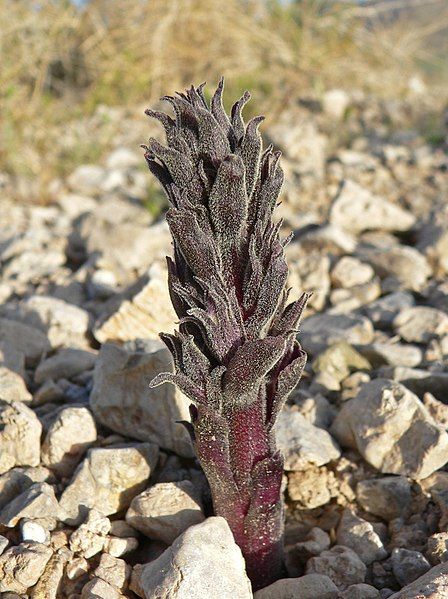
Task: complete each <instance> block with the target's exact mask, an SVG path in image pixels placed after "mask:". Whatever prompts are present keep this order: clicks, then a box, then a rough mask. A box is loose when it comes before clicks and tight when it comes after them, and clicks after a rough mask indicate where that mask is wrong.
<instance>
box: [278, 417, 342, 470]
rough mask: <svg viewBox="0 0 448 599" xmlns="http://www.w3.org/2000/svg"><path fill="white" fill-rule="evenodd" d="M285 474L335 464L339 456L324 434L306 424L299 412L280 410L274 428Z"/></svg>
mask: <svg viewBox="0 0 448 599" xmlns="http://www.w3.org/2000/svg"><path fill="white" fill-rule="evenodd" d="M275 434H276V439H277V445H278V447H279V449H280V450H281V451H282V453H283V455H284V458H285V466H284V467H285V470H306V469H307V468H309V467H310V466H313V465H315V466H323V465H324V464H327V463H328V462H330V461H331V460H336V459H337V458H338V457H339V456H340V455H341V452H340V450H339V448H338V446H337V444H336V443H335V442H334V440H333V439H332V438H331V436H330V435H329V434H328V433H327V431H325V430H323V429H320V428H317V427H316V426H313V425H312V424H310V423H309V422H308V421H307V420H306V419H305V418H304V417H303V416H302V414H300V413H299V412H295V411H291V410H283V411H282V412H281V413H280V414H279V416H278V418H277V422H276V424H275Z"/></svg>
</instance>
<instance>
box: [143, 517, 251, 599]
mask: <svg viewBox="0 0 448 599" xmlns="http://www.w3.org/2000/svg"><path fill="white" fill-rule="evenodd" d="M140 586H141V588H142V590H143V593H144V594H143V597H145V598H146V599H153V598H154V597H159V598H160V599H204V597H207V599H224V597H228V598H229V599H230V598H231V597H232V599H233V598H234V597H235V598H236V597H238V599H250V598H251V597H252V591H251V584H250V582H249V579H248V578H247V576H246V572H245V565H244V559H243V556H242V555H241V550H240V549H239V547H238V546H237V545H236V544H235V541H234V539H233V535H232V533H231V531H230V528H229V526H228V524H227V522H226V521H225V520H224V518H219V517H213V518H207V520H205V521H204V522H202V523H201V524H196V525H195V526H192V527H190V528H189V529H188V530H187V531H186V532H184V533H183V534H182V535H181V536H180V537H178V538H177V539H176V541H174V543H173V545H172V546H171V547H169V548H168V549H167V550H166V551H165V552H164V553H162V555H161V556H160V557H159V558H157V559H156V560H153V561H152V562H150V563H149V564H146V565H145V566H144V567H143V568H142V570H141V577H140Z"/></svg>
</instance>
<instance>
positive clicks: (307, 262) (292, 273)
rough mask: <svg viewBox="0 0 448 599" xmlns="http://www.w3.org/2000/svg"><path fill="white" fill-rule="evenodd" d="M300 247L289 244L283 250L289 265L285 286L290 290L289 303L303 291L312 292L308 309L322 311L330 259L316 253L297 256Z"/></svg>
mask: <svg viewBox="0 0 448 599" xmlns="http://www.w3.org/2000/svg"><path fill="white" fill-rule="evenodd" d="M299 247H300V246H297V244H289V245H288V246H286V248H285V252H286V259H287V260H288V261H289V263H290V269H289V276H288V281H287V285H288V287H291V288H292V291H291V294H290V296H289V298H288V299H289V301H294V300H295V299H297V298H298V297H299V295H301V294H302V293H303V292H304V291H312V293H313V295H312V296H311V298H310V300H309V303H308V305H309V307H311V308H314V309H315V310H322V309H323V307H324V306H325V302H326V299H327V296H328V293H329V291H330V276H329V270H330V259H329V258H328V256H322V255H321V254H319V253H317V252H313V253H311V254H308V255H307V256H305V257H304V256H300V255H299V256H298V255H297V250H298V249H299Z"/></svg>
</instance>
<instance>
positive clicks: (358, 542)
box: [336, 508, 387, 566]
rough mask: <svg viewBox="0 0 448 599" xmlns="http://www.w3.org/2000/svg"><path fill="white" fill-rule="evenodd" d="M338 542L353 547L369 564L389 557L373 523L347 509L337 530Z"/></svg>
mask: <svg viewBox="0 0 448 599" xmlns="http://www.w3.org/2000/svg"><path fill="white" fill-rule="evenodd" d="M336 542H337V544H338V545H344V546H345V547H349V548H350V549H353V551H354V552H355V553H356V554H357V555H358V557H359V558H360V559H361V560H362V561H363V562H364V563H365V564H366V565H367V566H368V565H369V564H371V563H372V562H375V561H380V560H382V559H384V558H385V557H387V551H386V549H385V548H384V545H383V543H382V541H381V539H380V537H379V536H378V534H377V533H376V532H375V530H374V528H373V526H372V524H371V523H370V522H367V520H363V519H362V518H360V517H359V516H357V515H356V514H354V513H353V512H352V511H351V510H350V509H348V508H347V509H345V510H344V512H343V514H342V518H341V520H340V521H339V526H338V529H337V531H336Z"/></svg>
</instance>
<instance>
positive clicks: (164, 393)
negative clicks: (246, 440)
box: [90, 340, 193, 457]
mask: <svg viewBox="0 0 448 599" xmlns="http://www.w3.org/2000/svg"><path fill="white" fill-rule="evenodd" d="M128 347H129V346H128ZM171 369H172V358H171V354H170V353H169V351H168V350H167V349H166V347H165V346H164V345H163V344H162V343H161V342H160V341H155V340H154V341H152V340H151V341H146V342H144V343H142V344H141V347H140V348H139V345H138V344H137V343H135V344H133V347H132V345H131V347H129V349H126V347H124V348H123V347H118V346H117V345H113V344H106V345H103V347H102V348H101V351H100V353H99V356H98V360H97V364H96V367H95V374H94V386H93V390H92V393H91V396H90V405H91V407H92V410H93V412H94V414H95V416H96V418H97V419H98V420H99V421H100V422H101V423H102V424H104V425H106V426H108V427H109V428H111V429H112V430H114V431H116V432H118V433H121V434H124V435H127V436H129V437H132V438H134V439H139V440H149V441H151V442H153V443H157V445H159V446H160V447H162V448H164V449H169V450H171V451H174V452H176V453H178V454H179V455H182V456H186V457H192V455H193V450H192V446H191V441H190V438H189V436H188V433H187V431H186V430H185V429H184V427H183V426H182V425H180V424H176V421H179V420H189V419H190V416H189V412H188V405H189V401H187V399H186V398H185V396H183V395H182V394H181V393H180V391H179V390H178V389H177V388H175V387H174V386H172V385H162V386H160V387H156V388H155V389H150V388H149V383H150V381H151V380H152V379H153V378H154V377H155V376H156V374H158V373H159V372H163V371H166V370H171Z"/></svg>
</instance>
